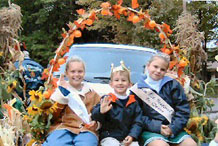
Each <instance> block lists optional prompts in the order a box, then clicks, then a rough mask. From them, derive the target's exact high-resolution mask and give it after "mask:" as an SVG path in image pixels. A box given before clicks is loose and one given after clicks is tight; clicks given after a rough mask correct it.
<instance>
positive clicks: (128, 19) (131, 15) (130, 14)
mask: <svg viewBox="0 0 218 146" xmlns="http://www.w3.org/2000/svg"><path fill="white" fill-rule="evenodd" d="M134 16H135V13H133V12H130V13H129V17H128V18H127V21H132V20H133V17H134Z"/></svg>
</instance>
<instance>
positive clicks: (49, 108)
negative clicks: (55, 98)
mask: <svg viewBox="0 0 218 146" xmlns="http://www.w3.org/2000/svg"><path fill="white" fill-rule="evenodd" d="M57 108H58V107H57V102H56V103H52V102H51V101H49V100H46V101H44V102H43V103H42V104H41V105H40V109H41V110H42V111H43V113H46V114H47V115H49V114H50V113H53V112H55V111H57Z"/></svg>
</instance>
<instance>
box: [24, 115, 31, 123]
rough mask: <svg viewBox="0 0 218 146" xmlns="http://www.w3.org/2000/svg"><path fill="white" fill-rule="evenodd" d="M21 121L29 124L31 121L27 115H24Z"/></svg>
mask: <svg viewBox="0 0 218 146" xmlns="http://www.w3.org/2000/svg"><path fill="white" fill-rule="evenodd" d="M23 120H25V121H27V122H31V121H32V120H33V119H32V118H31V117H30V116H28V115H24V116H23Z"/></svg>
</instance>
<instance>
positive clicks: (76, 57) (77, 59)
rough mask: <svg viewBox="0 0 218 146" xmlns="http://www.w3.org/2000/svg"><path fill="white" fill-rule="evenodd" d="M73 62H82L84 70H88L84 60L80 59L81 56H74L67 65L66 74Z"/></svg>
mask: <svg viewBox="0 0 218 146" xmlns="http://www.w3.org/2000/svg"><path fill="white" fill-rule="evenodd" d="M71 62H80V63H82V64H83V68H84V70H85V69H86V67H85V62H84V61H83V60H82V58H80V57H79V56H72V57H71V58H70V59H69V60H68V61H67V63H66V68H65V72H67V70H68V68H69V64H70V63H71Z"/></svg>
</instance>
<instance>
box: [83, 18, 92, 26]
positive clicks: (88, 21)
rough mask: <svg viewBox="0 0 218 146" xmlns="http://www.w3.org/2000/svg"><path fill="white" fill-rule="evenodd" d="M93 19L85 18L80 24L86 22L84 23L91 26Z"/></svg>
mask: <svg viewBox="0 0 218 146" xmlns="http://www.w3.org/2000/svg"><path fill="white" fill-rule="evenodd" d="M93 22H94V21H93V20H92V19H87V20H84V21H83V22H82V24H86V25H88V26H91V25H92V24H93Z"/></svg>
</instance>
